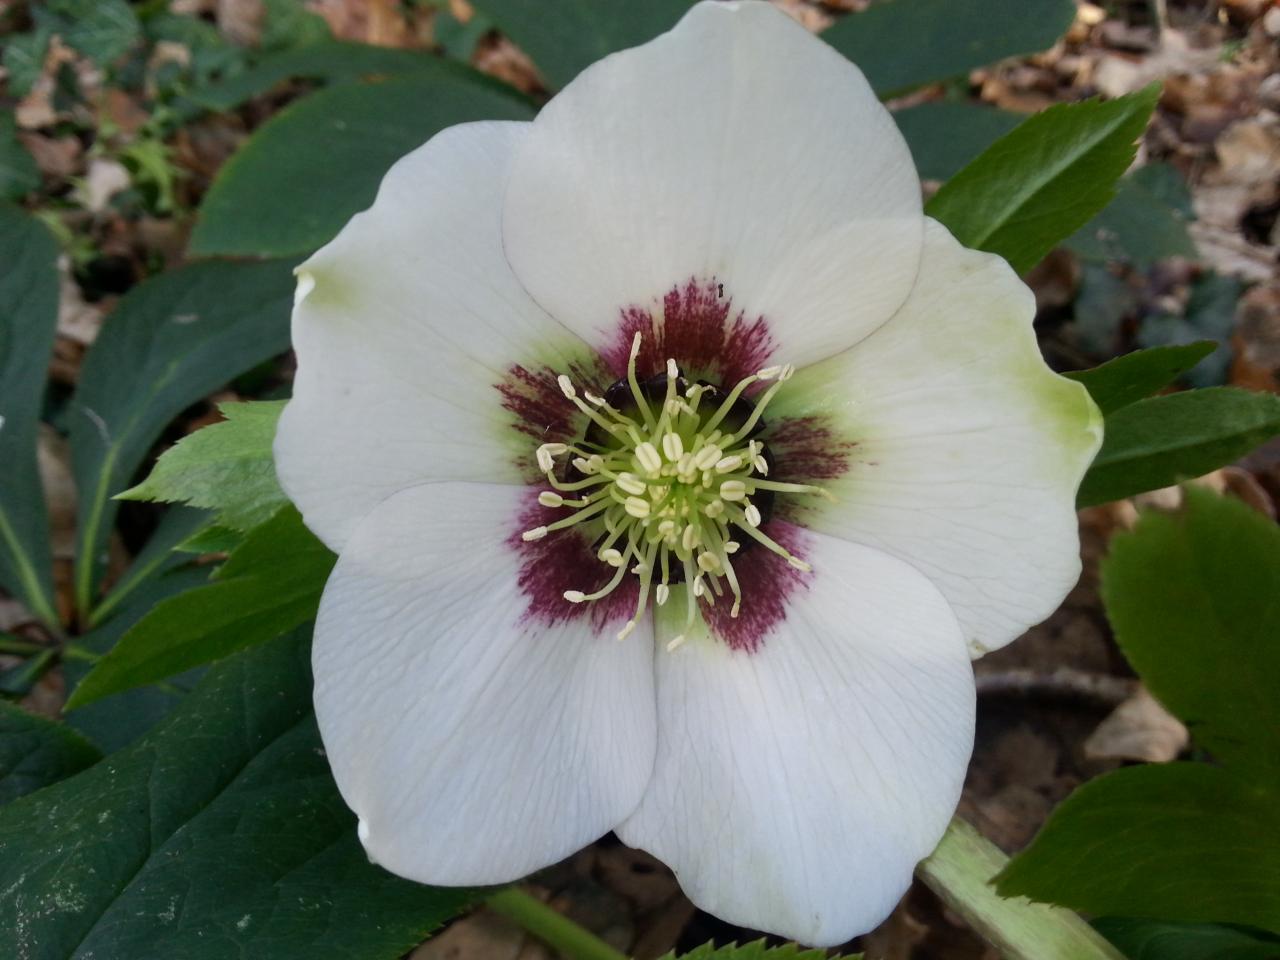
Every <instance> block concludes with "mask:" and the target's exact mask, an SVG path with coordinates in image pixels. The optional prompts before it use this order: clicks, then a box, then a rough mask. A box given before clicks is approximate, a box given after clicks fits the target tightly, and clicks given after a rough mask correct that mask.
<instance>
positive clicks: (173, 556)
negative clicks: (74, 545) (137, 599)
mask: <svg viewBox="0 0 1280 960" xmlns="http://www.w3.org/2000/svg"><path fill="white" fill-rule="evenodd" d="M211 522H212V521H211V519H210V517H209V514H208V513H206V512H205V511H203V510H194V509H190V508H187V507H174V508H172V509H171V510H167V511H165V515H164V517H163V518H161V520H160V523H159V524H158V525H157V526H156V529H155V532H154V533H152V534H151V539H150V540H148V541H147V545H146V546H145V547H143V548H142V552H141V553H139V554H138V555H137V556H136V557H134V558H133V562H132V563H131V564H129V569H128V570H126V571H125V572H124V575H123V576H121V577H120V579H119V580H117V581H116V582H115V583H114V584H113V585H112V587H111V592H110V593H108V594H107V596H106V598H105V599H103V601H102V602H101V603H100V604H98V605H97V606H96V607H94V608H93V615H92V616H91V617H90V618H89V626H90V627H96V626H98V625H99V624H101V623H103V622H104V621H105V620H106V619H107V618H108V617H110V616H111V615H112V614H113V613H115V611H116V610H117V609H118V608H119V607H120V605H121V604H122V603H124V601H125V600H127V599H128V598H129V597H130V596H132V595H133V592H134V591H135V590H137V589H138V588H139V587H141V586H142V585H143V584H145V583H147V582H148V581H149V580H151V579H152V578H153V577H156V576H159V575H160V574H163V573H165V572H166V571H168V570H171V569H173V568H174V567H176V566H179V565H181V564H183V563H186V562H188V561H189V560H190V559H191V558H190V557H189V556H184V555H183V554H181V553H176V552H175V551H177V550H178V548H179V547H180V546H181V545H182V544H184V543H186V542H187V541H189V540H191V539H192V538H193V537H195V536H197V535H198V534H199V533H200V532H201V531H203V530H206V529H208V527H209V525H210V523H211Z"/></svg>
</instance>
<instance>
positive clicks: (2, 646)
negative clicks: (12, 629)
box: [0, 633, 49, 657]
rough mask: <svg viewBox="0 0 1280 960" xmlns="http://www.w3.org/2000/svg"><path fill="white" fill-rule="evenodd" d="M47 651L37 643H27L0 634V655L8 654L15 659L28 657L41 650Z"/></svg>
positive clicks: (5, 634)
mask: <svg viewBox="0 0 1280 960" xmlns="http://www.w3.org/2000/svg"><path fill="white" fill-rule="evenodd" d="M47 649H49V648H48V647H46V646H43V645H42V644H39V643H28V642H27V641H26V640H19V639H18V638H17V637H13V636H10V635H9V634H7V633H0V653H9V654H12V655H14V656H16V657H29V656H31V655H32V654H33V653H40V652H41V651H42V650H47Z"/></svg>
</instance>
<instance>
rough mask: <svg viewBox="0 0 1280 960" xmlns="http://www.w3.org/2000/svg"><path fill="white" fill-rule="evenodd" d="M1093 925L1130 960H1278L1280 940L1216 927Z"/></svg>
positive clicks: (1107, 920)
mask: <svg viewBox="0 0 1280 960" xmlns="http://www.w3.org/2000/svg"><path fill="white" fill-rule="evenodd" d="M1093 925H1094V926H1095V927H1097V928H1098V932H1099V933H1101V934H1102V935H1103V936H1105V937H1106V938H1107V939H1108V940H1110V941H1111V942H1112V943H1114V944H1115V945H1116V946H1117V947H1119V948H1120V949H1121V950H1123V951H1124V952H1125V955H1126V956H1127V957H1128V958H1129V960H1280V940H1276V939H1274V938H1266V939H1264V937H1265V934H1261V933H1258V934H1254V933H1251V932H1249V931H1246V930H1240V929H1237V928H1235V927H1224V926H1221V925H1219V924H1213V923H1170V922H1168V921H1164V920H1137V919H1134V918H1132V917H1103V918H1102V919H1101V920H1095V921H1094V924H1093Z"/></svg>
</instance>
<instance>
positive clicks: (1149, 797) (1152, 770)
mask: <svg viewBox="0 0 1280 960" xmlns="http://www.w3.org/2000/svg"><path fill="white" fill-rule="evenodd" d="M1173 595H1174V594H1171V593H1169V592H1167V591H1165V590H1162V591H1161V593H1160V594H1159V596H1160V597H1163V598H1164V599H1165V602H1166V603H1168V598H1169V597H1170V596H1173ZM1274 596H1275V595H1272V597H1271V599H1273V600H1274ZM1169 606H1175V604H1169ZM1233 666H1234V667H1235V668H1236V669H1246V667H1245V665H1243V664H1234V665H1233ZM1277 863H1280V794H1277V793H1273V792H1267V791H1261V790H1259V789H1258V788H1257V787H1256V786H1255V785H1254V784H1252V783H1250V782H1249V781H1247V780H1245V779H1244V778H1242V777H1239V776H1237V775H1236V774H1234V773H1232V772H1231V771H1229V770H1225V769H1222V768H1220V767H1212V766H1210V765H1209V764H1206V763H1169V764H1151V765H1147V766H1141V767H1129V768H1127V769H1124V770H1118V771H1116V772H1115V773H1110V774H1107V775H1106V776H1104V777H1099V778H1098V779H1096V780H1092V781H1090V782H1089V783H1086V784H1085V785H1084V786H1082V787H1080V788H1079V789H1078V790H1076V791H1075V793H1073V794H1071V796H1069V797H1067V799H1066V800H1065V801H1063V803H1062V804H1061V805H1060V806H1059V807H1058V808H1057V809H1056V810H1055V811H1054V814H1053V816H1052V817H1051V818H1050V819H1049V822H1048V823H1047V824H1045V826H1044V827H1043V828H1042V829H1041V831H1040V833H1038V834H1037V835H1036V838H1035V839H1034V840H1033V841H1032V842H1031V845H1030V846H1029V847H1028V848H1027V849H1026V850H1024V851H1023V852H1022V854H1021V855H1019V856H1018V857H1015V858H1014V859H1013V860H1012V861H1010V863H1009V865H1008V866H1007V867H1006V868H1005V869H1004V871H1003V872H1002V873H1001V874H1000V875H999V876H998V877H997V878H996V890H997V891H998V892H999V893H1000V895H1001V896H1006V897H1009V896H1026V897H1030V898H1031V899H1033V900H1043V901H1049V902H1051V903H1057V904H1061V905H1062V906H1066V907H1070V908H1071V909H1073V910H1080V911H1084V912H1087V913H1093V914H1122V915H1125V916H1132V917H1151V918H1154V919H1166V918H1169V917H1176V918H1178V919H1179V920H1186V921H1193V922H1211V923H1241V924H1247V925H1250V926H1256V927H1262V928H1263V929H1270V930H1280V873H1278V872H1277V871H1276V868H1275V865H1276V864H1277Z"/></svg>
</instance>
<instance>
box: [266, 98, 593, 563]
mask: <svg viewBox="0 0 1280 960" xmlns="http://www.w3.org/2000/svg"><path fill="white" fill-rule="evenodd" d="M527 128H528V125H527V124H519V123H474V124H465V125H462V126H457V127H452V128H450V129H448V130H445V131H444V132H442V133H440V134H439V135H437V136H436V137H435V138H433V139H432V140H431V141H430V142H429V143H428V144H427V145H426V146H424V147H421V148H420V149H418V150H416V151H414V152H413V153H411V154H409V156H407V157H405V158H404V159H403V160H401V161H400V162H398V163H397V164H396V165H395V166H394V167H392V168H391V171H390V172H389V173H388V174H387V176H386V178H385V179H384V180H383V182H382V186H381V188H380V190H379V191H378V197H377V199H376V200H375V201H374V204H373V206H372V207H371V208H370V209H369V210H368V211H366V212H365V213H362V214H359V215H357V216H356V217H355V218H354V219H352V220H351V222H350V223H348V224H347V226H346V227H344V228H343V230H342V232H341V233H340V234H338V236H337V238H336V239H334V240H333V241H332V242H331V243H330V244H329V245H328V246H326V247H324V248H323V249H322V250H320V251H319V252H318V253H316V254H315V255H314V256H313V257H311V259H310V260H308V261H307V262H306V263H305V264H303V265H302V266H301V267H300V268H299V270H298V280H299V282H298V296H297V305H296V307H295V309H294V316H293V343H294V347H295V348H296V350H297V353H298V375H297V378H296V380H295V381H294V392H293V400H292V402H290V403H289V405H288V407H286V409H285V413H284V416H283V418H282V420H281V424H280V429H279V433H278V435H277V439H276V465H277V469H278V471H279V475H280V479H281V482H282V483H283V485H284V488H285V490H286V491H287V492H288V494H289V496H290V498H291V499H292V500H293V501H294V502H295V503H297V505H298V506H299V508H300V509H301V510H302V513H303V516H304V517H305V518H306V521H307V525H308V526H309V527H311V529H312V530H313V531H315V532H316V534H317V535H319V536H320V538H321V539H322V540H324V541H325V543H326V544H328V545H329V546H330V547H332V548H334V549H335V550H339V549H341V547H342V544H343V543H344V542H345V541H346V539H347V537H349V536H350V535H351V531H352V530H353V529H354V528H355V525H356V523H357V522H358V521H359V519H360V517H361V516H362V515H363V514H364V513H366V512H367V511H368V510H370V509H371V508H372V507H373V506H374V505H375V504H377V503H378V502H379V501H380V500H382V499H383V498H384V497H386V496H387V495H389V494H391V493H394V492H395V491H397V490H401V489H404V488H405V487H407V486H410V485H412V484H415V483H421V482H423V481H425V480H447V479H465V480H497V481H505V480H515V479H518V476H519V472H518V469H517V467H516V465H515V464H516V461H517V459H518V454H517V453H516V452H514V450H515V448H514V447H513V443H515V442H516V441H518V440H519V439H520V437H519V436H518V435H517V434H516V433H515V431H513V430H512V429H511V423H512V417H511V415H510V414H509V413H508V412H507V411H506V410H504V408H503V405H502V399H503V398H502V396H501V394H500V393H499V391H498V388H497V385H498V384H501V383H503V381H504V378H505V377H506V376H507V375H508V373H509V370H510V368H511V366H512V364H515V363H530V362H531V358H536V359H539V360H543V361H546V362H552V361H553V360H554V359H555V357H556V356H557V354H556V346H557V344H558V343H559V344H567V345H568V346H566V347H565V349H571V347H572V345H574V344H577V346H578V347H579V349H580V348H581V343H580V341H578V340H577V338H576V337H573V336H572V335H571V334H569V333H568V332H567V331H566V330H565V329H564V328H563V327H561V326H560V325H559V324H556V323H555V322H554V321H552V320H551V319H550V318H548V317H547V316H546V315H545V314H544V313H543V312H542V311H541V310H540V309H539V308H538V307H537V306H536V305H535V304H534V303H533V302H532V301H531V300H530V299H529V297H528V295H527V294H526V293H525V292H524V290H523V288H522V287H521V286H520V284H519V283H518V282H517V281H516V280H515V278H514V276H513V275H512V273H511V271H510V269H509V268H508V266H507V263H506V260H505V259H504V257H503V255H502V242H501V233H500V221H501V213H500V204H501V196H502V185H503V183H504V181H505V179H506V175H507V168H508V165H509V161H510V157H511V151H512V149H513V147H514V146H515V144H516V143H517V142H518V141H519V140H520V138H521V137H522V136H524V134H525V132H526V130H527ZM535 347H536V348H537V349H536V351H535V349H534V348H535ZM561 362H563V363H564V366H563V367H561V368H560V369H561V370H564V369H568V365H569V361H561ZM553 365H555V364H553ZM552 389H553V390H554V383H552ZM558 395H559V394H558V391H555V396H558ZM528 448H529V449H530V450H531V449H532V442H530V443H529V444H528Z"/></svg>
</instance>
